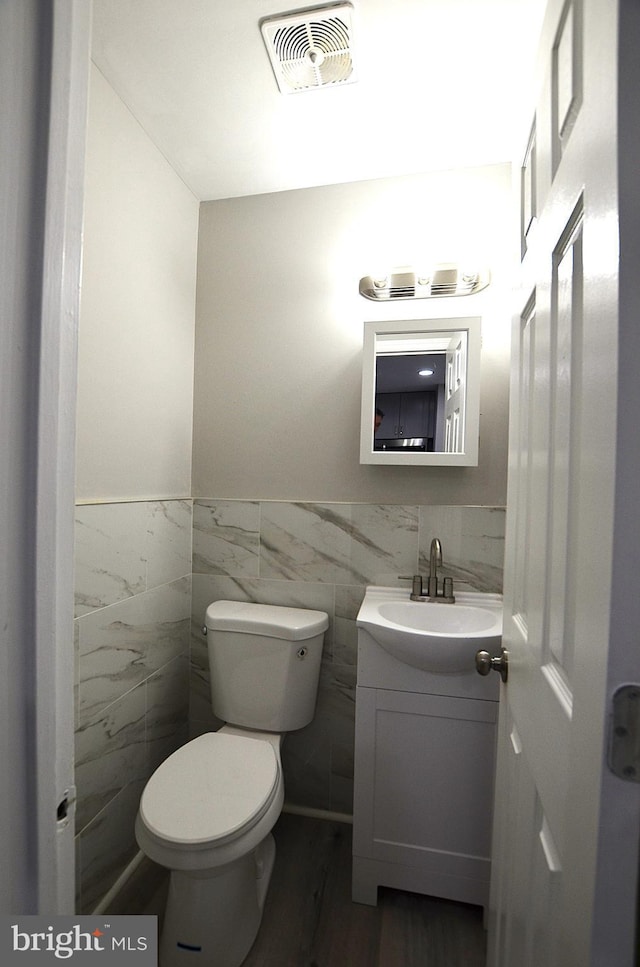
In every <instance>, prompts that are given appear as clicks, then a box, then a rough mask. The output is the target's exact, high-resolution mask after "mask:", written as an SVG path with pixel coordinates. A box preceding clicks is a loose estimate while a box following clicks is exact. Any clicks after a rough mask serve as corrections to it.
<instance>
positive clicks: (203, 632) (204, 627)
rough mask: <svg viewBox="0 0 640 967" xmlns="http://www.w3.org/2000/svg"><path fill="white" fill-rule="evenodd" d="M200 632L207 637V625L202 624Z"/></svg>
mask: <svg viewBox="0 0 640 967" xmlns="http://www.w3.org/2000/svg"><path fill="white" fill-rule="evenodd" d="M202 634H203V635H204V636H205V638H206V637H207V626H206V625H203V626H202Z"/></svg>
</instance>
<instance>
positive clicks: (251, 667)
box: [206, 601, 329, 732]
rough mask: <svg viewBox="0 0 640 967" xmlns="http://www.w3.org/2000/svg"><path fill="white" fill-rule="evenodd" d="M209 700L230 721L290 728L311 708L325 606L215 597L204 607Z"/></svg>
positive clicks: (274, 728)
mask: <svg viewBox="0 0 640 967" xmlns="http://www.w3.org/2000/svg"><path fill="white" fill-rule="evenodd" d="M206 626H207V642H208V648H209V677H210V681H211V703H212V706H213V711H214V713H215V714H216V715H217V716H218V717H219V718H221V719H223V720H224V721H225V722H228V723H229V724H230V725H239V726H242V727H244V728H248V729H254V730H256V731H260V730H264V731H267V732H290V731H293V730H294V729H301V728H303V727H304V726H305V725H308V724H309V722H310V721H311V719H312V718H313V714H314V711H315V704H316V694H317V690H318V678H319V675H320V663H321V660H322V642H323V639H324V633H325V631H326V629H327V627H328V626H329V618H328V616H327V615H326V614H325V612H324V611H307V610H305V609H303V608H283V607H279V606H277V605H270V604H253V603H249V602H245V601H214V602H213V604H210V605H209V607H208V608H207V613H206Z"/></svg>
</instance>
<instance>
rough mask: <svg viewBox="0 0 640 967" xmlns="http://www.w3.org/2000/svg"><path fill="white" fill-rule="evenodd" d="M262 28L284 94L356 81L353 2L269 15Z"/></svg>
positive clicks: (262, 22)
mask: <svg viewBox="0 0 640 967" xmlns="http://www.w3.org/2000/svg"><path fill="white" fill-rule="evenodd" d="M260 29H261V30H262V36H263V39H264V42H265V45H266V48H267V53H268V54H269V59H270V60H271V66H272V67H273V72H274V74H275V76H276V81H277V82H278V87H279V88H280V91H281V93H282V94H295V93H296V92H298V91H313V90H319V89H321V88H326V87H337V86H338V85H343V84H352V83H353V82H354V81H355V80H356V76H355V69H354V64H353V6H352V5H351V4H350V3H333V4H329V5H328V6H324V7H313V8H311V9H308V10H299V11H298V12H297V13H292V14H287V15H285V16H277V17H268V18H267V19H266V20H263V21H261V23H260Z"/></svg>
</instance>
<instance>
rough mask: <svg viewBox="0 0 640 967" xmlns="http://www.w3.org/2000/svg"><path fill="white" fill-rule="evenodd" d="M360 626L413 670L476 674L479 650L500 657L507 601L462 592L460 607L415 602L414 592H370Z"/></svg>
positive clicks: (458, 595)
mask: <svg viewBox="0 0 640 967" xmlns="http://www.w3.org/2000/svg"><path fill="white" fill-rule="evenodd" d="M454 590H455V589H454ZM357 625H358V628H366V630H367V631H368V632H369V634H370V635H371V637H372V638H373V639H374V641H376V642H377V643H378V644H379V645H380V646H381V647H382V648H384V649H385V651H387V652H389V654H390V655H393V657H394V658H397V659H398V660H399V661H402V662H405V663H406V664H407V665H413V666H414V667H415V668H421V669H422V670H423V671H429V672H437V673H440V674H451V673H455V672H472V671H475V654H476V652H477V651H479V650H481V649H485V650H486V651H488V652H490V653H491V654H492V655H495V654H499V652H500V642H501V638H502V597H501V595H499V594H485V593H483V592H481V591H462V592H460V593H456V600H455V604H444V603H442V602H431V601H410V600H409V591H408V589H400V588H382V587H369V588H367V592H366V594H365V598H364V601H363V602H362V606H361V607H360V611H359V613H358V619H357Z"/></svg>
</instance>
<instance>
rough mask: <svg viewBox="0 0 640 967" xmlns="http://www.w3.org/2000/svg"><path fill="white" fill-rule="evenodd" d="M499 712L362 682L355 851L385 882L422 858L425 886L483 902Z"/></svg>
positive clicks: (397, 882)
mask: <svg viewBox="0 0 640 967" xmlns="http://www.w3.org/2000/svg"><path fill="white" fill-rule="evenodd" d="M496 718H497V703H496V702H488V701H481V700H475V699H457V698H449V697H445V696H440V695H419V694H415V693H413V692H404V693H403V692H395V691H387V690H386V689H375V688H362V687H358V689H357V701H356V793H355V802H354V854H355V855H356V856H362V857H369V858H370V859H371V860H373V861H378V863H379V869H380V871H381V872H380V878H379V880H378V882H379V883H381V884H384V883H385V879H384V877H385V875H386V872H385V871H386V869H387V868H388V869H392V868H393V867H398V866H400V867H403V868H405V869H408V870H414V869H416V868H418V867H419V868H420V869H421V870H422V871H423V872H422V879H421V883H420V884H419V885H420V886H421V889H420V892H426V893H431V894H432V895H434V896H448V897H449V898H451V899H460V900H463V901H466V902H481V903H484V902H486V897H487V896H488V883H489V870H490V859H489V857H490V852H491V816H492V806H493V776H494V755H495V723H496ZM394 875H395V874H394ZM474 884H478V886H477V888H476V887H474ZM386 885H396V886H398V885H400V886H401V885H402V881H401V880H399V879H398V878H397V876H396V877H395V879H394V882H392V883H389V882H387V883H386ZM407 888H408V889H416V888H417V887H416V883H415V879H412V885H409V886H408V887H407Z"/></svg>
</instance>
